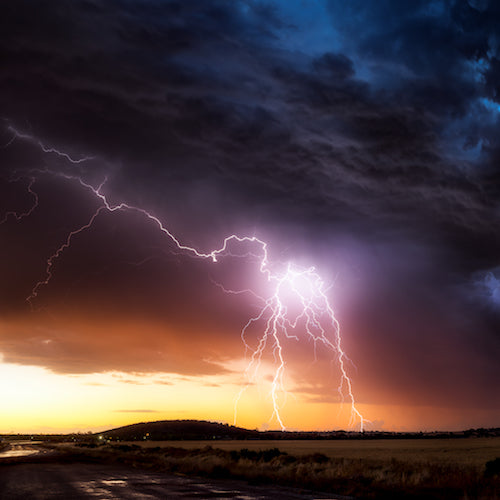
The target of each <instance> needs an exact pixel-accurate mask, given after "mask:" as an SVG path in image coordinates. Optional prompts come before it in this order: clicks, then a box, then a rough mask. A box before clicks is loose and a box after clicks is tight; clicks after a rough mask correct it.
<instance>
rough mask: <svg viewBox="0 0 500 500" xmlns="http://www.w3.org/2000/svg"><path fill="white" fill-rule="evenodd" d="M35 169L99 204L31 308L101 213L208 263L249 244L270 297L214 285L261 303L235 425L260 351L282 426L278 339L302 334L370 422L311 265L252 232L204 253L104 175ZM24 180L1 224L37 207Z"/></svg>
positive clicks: (51, 261) (251, 323)
mask: <svg viewBox="0 0 500 500" xmlns="http://www.w3.org/2000/svg"><path fill="white" fill-rule="evenodd" d="M8 130H9V131H10V132H11V133H13V134H14V136H13V138H12V139H11V140H10V141H9V144H11V143H12V142H13V141H14V140H16V139H17V140H24V141H28V142H30V143H32V144H35V145H37V146H38V147H39V148H40V149H41V150H42V151H43V152H44V153H46V154H55V155H57V156H59V157H62V158H64V159H66V160H67V161H69V162H70V163H72V164H80V163H85V162H86V161H89V160H92V159H94V158H95V157H93V156H85V157H81V158H78V159H75V158H72V157H71V156H70V155H68V154H67V153H65V152H64V151H60V150H58V149H56V148H53V147H48V146H46V145H45V144H44V143H43V142H42V141H40V140H39V139H37V138H36V137H34V136H32V135H30V134H26V133H22V132H19V131H18V130H17V129H15V128H14V127H13V126H11V125H9V127H8ZM32 172H34V171H32ZM36 173H37V175H41V174H45V175H52V176H56V177H60V178H63V179H65V180H67V181H69V182H76V183H79V185H80V186H81V187H82V189H85V190H87V191H89V192H90V193H91V194H92V196H93V197H94V198H95V199H96V201H97V202H98V207H97V208H96V209H95V211H94V212H93V213H92V214H91V216H90V217H89V219H88V220H87V222H86V223H84V224H82V225H80V226H78V227H76V228H75V229H73V230H72V231H70V232H69V233H68V235H67V237H66V239H65V240H64V241H63V242H62V243H61V245H60V246H59V247H58V248H57V249H56V250H55V251H54V253H52V255H50V256H49V258H48V259H47V261H46V262H47V263H46V268H45V276H44V278H43V279H41V280H40V281H38V282H37V283H36V284H35V286H34V287H33V289H32V291H31V293H30V295H29V296H28V297H27V298H26V300H27V302H28V303H29V304H30V306H31V308H32V310H33V309H34V301H35V299H36V298H37V297H38V295H39V293H40V291H41V289H42V288H43V287H45V286H48V285H49V283H50V281H51V279H52V277H53V269H54V265H55V263H56V261H57V259H59V257H60V256H61V255H62V253H63V252H64V251H65V250H67V249H68V248H69V247H70V246H71V244H72V243H73V240H74V239H75V238H77V237H78V236H79V235H80V234H81V233H83V232H84V231H86V230H88V229H90V228H91V227H92V226H93V224H94V222H95V221H96V219H97V218H98V217H99V215H100V214H101V213H103V212H108V213H113V212H117V211H125V212H135V213H138V214H140V215H142V216H143V217H144V218H145V220H147V221H149V222H151V223H153V224H154V225H155V226H156V227H157V229H158V230H159V231H161V232H162V233H163V234H164V235H165V236H166V238H167V239H168V240H169V241H170V242H172V243H173V244H174V245H175V247H176V248H177V249H178V250H179V251H182V252H183V253H186V254H188V255H191V256H192V257H196V258H202V259H207V260H210V261H212V262H218V259H219V258H221V257H224V256H228V255H233V254H232V253H231V247H232V246H233V245H240V246H245V245H246V246H248V245H250V246H251V247H252V249H253V248H255V250H252V251H247V253H245V254H244V255H243V256H244V257H245V256H249V255H251V256H252V257H254V258H256V259H257V262H258V268H259V272H260V273H261V274H262V275H263V276H265V278H266V279H267V282H268V283H269V284H270V285H271V286H270V289H271V290H272V292H271V293H270V294H269V296H267V297H262V296H260V295H259V294H257V293H256V292H255V291H253V290H249V289H247V290H239V291H238V290H236V291H235V290H227V289H225V288H224V287H223V286H222V285H219V284H217V286H219V287H220V288H222V290H223V291H224V292H226V293H232V294H239V293H251V294H252V295H253V296H255V297H257V298H258V299H259V301H260V303H261V307H260V309H259V311H258V314H257V315H256V316H254V317H252V318H250V319H249V320H248V322H247V323H246V324H245V326H244V327H243V329H242V330H241V339H242V342H243V344H244V346H245V355H246V356H248V353H250V355H249V361H248V365H247V368H246V370H245V376H246V379H247V384H246V385H244V386H243V387H242V388H241V390H240V391H239V393H238V394H237V396H236V398H235V408H234V419H235V423H236V418H237V407H238V403H239V401H240V398H241V396H242V395H243V393H244V392H245V390H246V389H247V388H248V387H249V385H250V384H251V383H252V382H253V381H254V380H255V379H256V377H257V374H258V372H259V368H260V367H261V363H262V360H263V356H264V354H265V353H266V352H269V351H270V352H271V353H272V355H273V358H274V364H275V370H274V375H273V379H272V383H271V399H272V407H273V413H272V415H271V420H272V419H273V418H275V419H276V421H277V422H278V424H279V425H280V427H281V429H282V430H285V425H284V423H283V419H282V417H281V413H280V410H281V405H280V395H284V396H285V397H286V394H287V392H286V390H285V385H284V374H285V368H286V362H285V353H284V347H283V343H284V341H285V339H287V340H293V341H300V340H302V339H303V338H304V337H305V338H306V339H309V340H310V341H312V342H313V345H314V356H315V359H316V347H317V345H318V344H321V345H322V346H324V347H325V348H326V349H327V350H328V351H330V352H331V353H332V355H333V359H334V360H336V361H337V364H338V366H339V369H340V383H339V386H338V393H339V397H340V400H341V402H342V403H344V402H345V399H347V400H348V402H349V404H350V410H351V412H350V413H351V425H352V424H354V423H355V422H359V427H360V430H361V431H363V430H364V426H365V424H366V423H367V422H369V421H368V420H367V419H365V418H364V417H363V416H362V414H361V413H360V411H359V410H358V408H357V406H356V401H355V397H354V393H353V389H352V381H351V378H350V377H349V374H348V370H347V364H348V363H350V360H349V358H348V357H347V355H346V353H345V351H344V350H343V348H342V339H341V331H340V324H339V322H338V320H337V318H336V316H335V313H334V310H333V308H332V306H331V304H330V302H329V300H328V296H327V290H328V289H327V288H326V287H325V283H324V282H323V280H322V279H321V277H320V275H319V274H318V272H317V271H316V269H315V268H314V267H309V268H302V267H300V266H297V265H295V264H293V263H288V264H286V265H285V266H283V265H280V266H277V265H271V263H270V262H269V255H268V245H267V243H266V242H265V241H263V240H262V239H259V238H258V237H256V236H240V235H237V234H231V235H229V236H227V237H226V238H224V239H223V241H222V243H221V245H220V247H219V248H216V249H214V250H212V251H209V252H202V251H200V250H198V249H197V248H195V247H191V246H188V245H185V244H184V243H182V242H181V241H180V240H179V239H178V238H177V237H176V236H175V235H174V234H173V233H172V232H171V231H170V230H169V229H168V228H167V227H166V226H165V225H164V224H163V222H162V221H161V220H160V219H159V218H158V217H156V216H155V215H154V214H152V213H150V212H149V211H147V210H145V209H143V208H141V207H136V206H133V205H130V204H128V203H124V202H122V203H117V204H113V203H111V202H110V201H109V199H108V197H107V196H106V194H105V187H106V183H107V178H104V180H103V182H101V184H100V185H98V186H94V185H93V184H91V183H89V182H87V181H85V180H84V179H83V178H82V177H81V176H79V175H72V174H67V173H63V172H54V171H50V170H39V171H36ZM29 179H30V181H29V184H28V188H27V189H28V192H29V194H30V195H31V196H32V198H33V204H32V206H31V207H30V209H29V210H27V211H26V212H23V213H17V212H12V211H11V212H7V214H6V215H5V216H4V217H3V219H2V220H1V221H0V224H2V223H5V222H7V220H8V218H9V216H11V217H14V218H15V219H16V220H17V221H20V220H21V219H23V218H25V217H28V216H29V215H31V213H32V212H33V211H34V210H35V208H36V207H37V206H38V195H37V194H36V192H35V191H34V190H33V186H34V184H35V182H36V176H35V175H34V174H33V175H32V176H31V177H29ZM292 304H299V307H298V308H297V307H293V306H292ZM253 328H258V329H259V331H261V332H262V333H261V335H260V336H259V337H258V341H257V345H256V347H253V348H252V347H251V345H250V342H249V341H248V340H247V338H248V336H249V332H250V330H252V329H253Z"/></svg>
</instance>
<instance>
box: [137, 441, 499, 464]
mask: <svg viewBox="0 0 500 500" xmlns="http://www.w3.org/2000/svg"><path fill="white" fill-rule="evenodd" d="M128 444H138V445H140V446H142V447H146V448H147V447H157V446H160V447H174V448H185V449H196V448H204V447H205V446H212V447H213V448H220V449H222V450H226V451H231V450H241V449H243V448H246V449H248V450H255V451H260V450H266V449H270V448H278V449H279V450H281V451H283V452H286V453H289V454H290V455H294V456H300V455H311V454H314V453H322V454H323V455H326V456H327V457H328V458H332V459H339V458H345V459H351V460H356V459H362V460H380V461H390V460H393V459H395V460H401V461H404V462H425V463H431V464H439V465H444V464H448V465H471V466H477V467H481V466H484V464H485V463H486V462H488V461H490V460H494V459H495V458H497V457H500V437H498V438H463V439H380V440H378V439H377V440H366V441H362V440H344V441H330V440H328V441H326V440H324V441H313V440H311V441H309V440H307V441H288V440H286V441H284V440H280V441H257V440H255V441H253V440H245V441H144V442H134V443H132V442H130V443H128Z"/></svg>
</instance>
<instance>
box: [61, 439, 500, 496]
mask: <svg viewBox="0 0 500 500" xmlns="http://www.w3.org/2000/svg"><path fill="white" fill-rule="evenodd" d="M58 449H59V450H61V452H62V453H63V454H64V455H65V457H66V458H65V460H69V461H75V460H77V461H80V460H84V461H86V460H90V461H91V462H101V463H116V464H128V465H132V466H134V467H143V468H150V469H154V470H162V471H165V472H169V473H172V472H174V473H181V474H187V475H200V476H206V477H214V478H227V479H229V478H233V479H246V480H248V481H251V482H252V483H271V484H283V485H287V486H293V487H297V488H309V489H311V490H318V491H325V492H329V493H333V494H337V495H338V494H340V495H348V496H350V497H355V498H358V497H359V498H384V499H386V498H392V499H395V498H406V499H417V498H426V499H427V498H428V499H439V500H442V499H461V500H465V499H467V500H472V499H477V500H479V499H481V500H486V499H488V500H493V499H499V498H500V477H499V474H500V470H499V469H500V464H499V462H500V459H497V460H495V459H496V458H497V457H500V439H499V438H466V439H434V440H425V439H420V440H419V439H416V440H369V441H357V440H348V441H325V440H318V441H267V440H266V441H256V440H247V441H217V440H213V441H168V442H165V441H163V442H158V441H151V442H147V441H146V442H140V443H138V442H133V443H115V444H101V445H97V444H95V443H80V444H79V445H78V444H76V445H69V444H66V445H59V446H58ZM487 464H489V465H487Z"/></svg>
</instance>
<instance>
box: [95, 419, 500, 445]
mask: <svg viewBox="0 0 500 500" xmlns="http://www.w3.org/2000/svg"><path fill="white" fill-rule="evenodd" d="M97 434H98V435H99V436H102V437H103V438H105V439H109V440H112V441H116V440H119V441H142V440H151V441H178V440H214V439H432V438H467V437H498V436H500V428H491V429H484V428H480V429H468V430H465V431H454V432H446V431H435V432H390V431H366V432H363V433H360V432H356V431H344V430H337V431H312V432H303V431H298V432H295V431H264V432H261V431H257V430H250V429H244V428H242V427H236V426H234V425H228V424H221V423H217V422H208V421H205V420H160V421H157V422H141V423H138V424H132V425H127V426H124V427H118V428H116V429H111V430H108V431H104V432H100V433H97Z"/></svg>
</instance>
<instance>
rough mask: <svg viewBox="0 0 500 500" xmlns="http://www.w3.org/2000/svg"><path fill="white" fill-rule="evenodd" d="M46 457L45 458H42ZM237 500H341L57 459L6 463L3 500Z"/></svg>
mask: <svg viewBox="0 0 500 500" xmlns="http://www.w3.org/2000/svg"><path fill="white" fill-rule="evenodd" d="M41 455H42V456H41ZM89 498H94V499H96V498H98V499H102V500H104V499H106V500H108V499H109V500H111V499H119V500H156V499H177V498H179V499H189V498H192V499H203V498H210V499H228V498H229V499H234V500H257V499H259V500H281V499H290V500H294V499H297V500H298V499H306V500H312V499H315V498H317V499H327V498H340V497H332V496H331V495H330V496H328V495H326V494H313V493H311V492H308V491H300V490H297V489H292V488H285V487H277V486H272V485H269V486H253V485H248V484H247V483H245V482H241V481H233V480H213V479H206V478H197V477H187V476H181V475H174V474H165V473H161V472H151V471H143V470H139V469H133V468H130V467H127V466H117V465H102V464H92V463H90V464H89V463H60V462H58V461H57V457H55V456H53V455H52V456H50V457H47V456H46V457H44V456H43V454H40V455H39V458H33V457H25V458H23V459H20V458H15V459H11V460H9V461H1V460H0V499H2V500H27V499H30V500H53V499H61V500H62V499H64V500H67V499H71V500H83V499H89Z"/></svg>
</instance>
